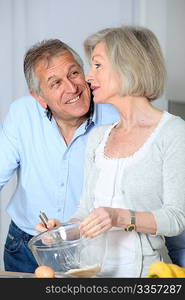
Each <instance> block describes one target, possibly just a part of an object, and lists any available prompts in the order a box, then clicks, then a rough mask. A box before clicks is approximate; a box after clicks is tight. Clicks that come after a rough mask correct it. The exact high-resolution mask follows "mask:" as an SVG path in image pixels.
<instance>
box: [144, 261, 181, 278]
mask: <svg viewBox="0 0 185 300" xmlns="http://www.w3.org/2000/svg"><path fill="white" fill-rule="evenodd" d="M147 277H150V278H185V268H182V267H179V266H178V265H175V264H168V263H165V262H162V261H156V262H154V263H153V264H151V265H150V268H149V272H148V276H147Z"/></svg>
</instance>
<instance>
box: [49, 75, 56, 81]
mask: <svg viewBox="0 0 185 300" xmlns="http://www.w3.org/2000/svg"><path fill="white" fill-rule="evenodd" d="M55 78H57V76H56V75H52V76H50V77H49V78H48V79H47V82H49V81H50V80H52V79H55Z"/></svg>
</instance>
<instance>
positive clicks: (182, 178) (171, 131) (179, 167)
mask: <svg viewBox="0 0 185 300" xmlns="http://www.w3.org/2000/svg"><path fill="white" fill-rule="evenodd" d="M171 125H172V126H171V127H170V128H168V129H167V130H166V132H165V134H164V135H163V136H164V137H163V138H161V149H162V151H163V199H162V201H163V206H162V207H161V208H160V209H158V210H156V211H152V213H153V215H154V217H155V220H156V223H157V233H156V234H161V235H165V236H175V235H178V234H180V233H181V232H182V231H183V230H185V122H184V121H183V120H182V119H180V118H178V117H177V118H175V119H174V122H172V124H171Z"/></svg>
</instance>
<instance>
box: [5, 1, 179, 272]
mask: <svg viewBox="0 0 185 300" xmlns="http://www.w3.org/2000/svg"><path fill="white" fill-rule="evenodd" d="M172 2H173V4H172ZM174 2H175V3H176V5H177V6H178V9H179V11H181V8H179V5H180V7H181V6H182V8H184V4H183V3H184V0H177V1H173V0H0V41H1V47H0V95H1V97H0V119H3V118H4V116H5V114H6V112H7V110H8V108H9V105H10V103H11V102H12V101H13V100H14V99H16V98H18V97H20V96H22V95H23V94H24V93H26V92H27V87H26V83H25V79H24V75H23V67H22V65H23V56H24V53H25V51H26V50H27V49H28V48H29V47H30V46H31V45H32V44H34V43H36V42H38V41H40V40H43V39H48V38H60V39H62V40H63V41H64V42H66V43H68V44H69V45H70V46H71V47H73V48H74V49H75V50H76V51H77V52H78V53H79V54H80V55H81V57H82V58H83V59H85V58H84V54H83V47H82V42H83V40H84V39H85V37H86V36H87V35H89V34H91V33H93V32H95V31H96V30H99V29H102V28H104V27H108V26H119V25H122V24H138V25H144V26H147V27H149V28H151V29H152V30H153V31H154V32H155V33H156V35H157V36H158V38H159V40H160V42H161V45H162V48H163V51H164V53H165V56H167V54H168V52H167V51H166V49H167V48H168V43H170V42H171V40H170V34H169V29H168V28H169V24H170V21H171V19H169V17H170V18H173V17H174V13H175V11H176V10H175V8H174ZM177 19H178V16H177ZM175 24H176V23H175ZM181 30H182V29H181ZM183 34H184V33H183ZM167 37H168V39H167ZM181 46H182V45H181ZM169 61H170V60H169ZM85 69H86V66H85ZM172 69H173V68H172ZM184 69H185V68H184ZM183 87H184V85H183ZM155 105H156V106H158V107H160V108H162V109H166V108H167V102H166V98H165V95H164V97H163V98H161V99H159V100H157V101H156V102H155ZM15 182H16V178H13V179H12V180H11V181H10V182H9V183H8V185H7V186H6V187H5V188H3V190H2V192H1V194H0V200H1V201H0V269H3V262H2V252H3V244H4V239H5V235H6V233H7V228H8V224H9V217H8V215H7V214H6V212H5V207H6V204H7V202H8V200H9V198H10V196H11V194H12V192H13V190H14V187H15Z"/></svg>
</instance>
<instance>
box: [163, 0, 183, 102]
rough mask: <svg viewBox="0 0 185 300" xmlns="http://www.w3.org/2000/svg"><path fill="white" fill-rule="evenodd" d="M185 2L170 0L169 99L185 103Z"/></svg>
mask: <svg viewBox="0 0 185 300" xmlns="http://www.w3.org/2000/svg"><path fill="white" fill-rule="evenodd" d="M184 30H185V0H176V1H174V0H168V7H167V35H166V39H167V45H168V47H167V49H166V51H167V62H168V74H169V80H168V89H167V96H168V99H171V100H175V101H183V102H185V32H184Z"/></svg>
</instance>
